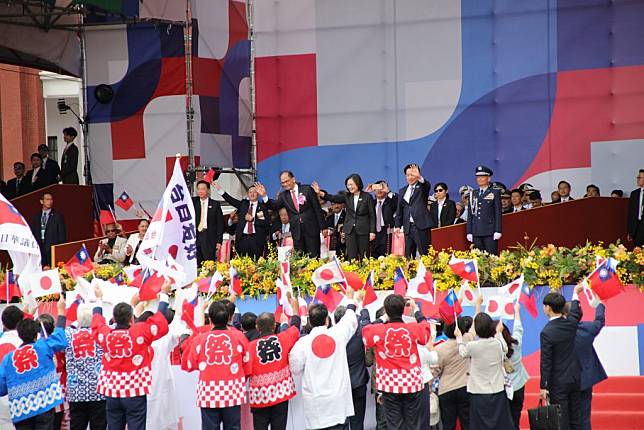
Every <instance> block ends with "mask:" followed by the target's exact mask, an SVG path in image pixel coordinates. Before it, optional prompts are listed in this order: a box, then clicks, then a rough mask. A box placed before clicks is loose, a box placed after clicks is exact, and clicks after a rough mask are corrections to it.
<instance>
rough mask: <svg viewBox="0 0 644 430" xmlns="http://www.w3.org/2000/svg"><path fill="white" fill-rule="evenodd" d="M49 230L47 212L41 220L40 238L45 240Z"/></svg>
mask: <svg viewBox="0 0 644 430" xmlns="http://www.w3.org/2000/svg"><path fill="white" fill-rule="evenodd" d="M46 229H47V212H43V213H42V217H41V218H40V236H41V238H42V240H45V230H46Z"/></svg>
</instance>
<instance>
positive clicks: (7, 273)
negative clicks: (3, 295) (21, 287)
mask: <svg viewBox="0 0 644 430" xmlns="http://www.w3.org/2000/svg"><path fill="white" fill-rule="evenodd" d="M4 284H5V285H6V286H7V305H9V269H7V270H6V272H5V275H4Z"/></svg>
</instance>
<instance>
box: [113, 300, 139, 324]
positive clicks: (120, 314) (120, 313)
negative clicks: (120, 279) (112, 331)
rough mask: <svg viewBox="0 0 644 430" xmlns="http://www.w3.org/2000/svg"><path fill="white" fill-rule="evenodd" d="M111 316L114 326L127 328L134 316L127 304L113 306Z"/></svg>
mask: <svg viewBox="0 0 644 430" xmlns="http://www.w3.org/2000/svg"><path fill="white" fill-rule="evenodd" d="M112 315H113V317H114V322H115V323H116V324H118V325H125V326H129V325H130V321H131V320H132V316H133V315H134V310H133V309H132V306H131V305H130V304H129V303H124V302H121V303H118V304H117V305H116V306H114V311H113V312H112Z"/></svg>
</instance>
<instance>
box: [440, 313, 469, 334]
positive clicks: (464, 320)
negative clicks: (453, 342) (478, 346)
mask: <svg viewBox="0 0 644 430" xmlns="http://www.w3.org/2000/svg"><path fill="white" fill-rule="evenodd" d="M456 324H458V329H459V330H460V331H461V333H463V334H465V333H467V332H468V331H470V328H472V317H458V318H457V319H456V322H453V323H451V324H448V325H446V326H445V327H443V334H444V335H445V336H447V337H448V338H450V339H456V335H455V334H454V332H455V331H456Z"/></svg>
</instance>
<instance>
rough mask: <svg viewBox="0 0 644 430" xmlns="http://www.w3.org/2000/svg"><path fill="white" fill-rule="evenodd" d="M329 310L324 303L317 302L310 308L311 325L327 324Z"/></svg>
mask: <svg viewBox="0 0 644 430" xmlns="http://www.w3.org/2000/svg"><path fill="white" fill-rule="evenodd" d="M328 317H329V310H328V309H327V308H326V306H325V305H324V303H316V304H314V305H312V306H311V307H310V308H309V322H310V323H311V327H320V326H323V325H325V324H326V320H327V318H328Z"/></svg>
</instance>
